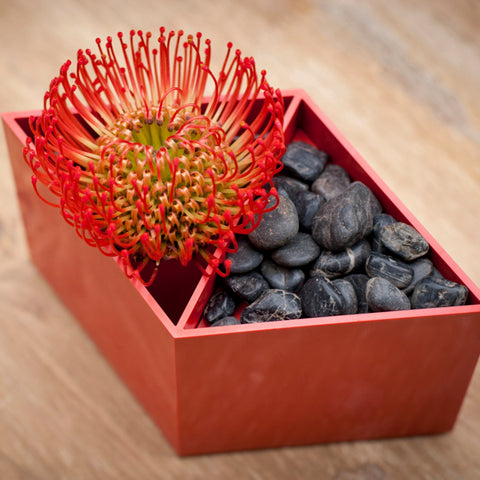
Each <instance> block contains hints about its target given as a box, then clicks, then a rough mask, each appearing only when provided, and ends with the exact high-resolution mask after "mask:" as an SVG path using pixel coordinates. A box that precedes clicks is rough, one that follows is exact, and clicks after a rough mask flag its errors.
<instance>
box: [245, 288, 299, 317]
mask: <svg viewBox="0 0 480 480" xmlns="http://www.w3.org/2000/svg"><path fill="white" fill-rule="evenodd" d="M301 317H302V304H301V302H300V298H299V297H298V295H295V294H294V293H292V292H285V291H284V290H276V289H273V290H267V291H266V292H264V293H263V294H262V295H261V296H260V297H259V298H258V299H257V300H255V301H254V302H253V303H251V304H250V305H247V306H246V307H245V308H244V310H243V311H242V313H241V315H240V320H241V322H242V323H260V322H275V321H279V320H291V319H294V318H301Z"/></svg>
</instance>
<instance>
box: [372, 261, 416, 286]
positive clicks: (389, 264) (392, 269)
mask: <svg viewBox="0 0 480 480" xmlns="http://www.w3.org/2000/svg"><path fill="white" fill-rule="evenodd" d="M365 270H366V272H367V274H368V276H369V277H382V278H385V279H386V280H388V281H389V282H391V283H393V284H394V285H395V286H396V287H398V288H405V287H407V286H408V285H409V284H410V282H411V281H412V279H413V269H412V267H410V266H409V265H408V264H406V263H405V262H402V261H401V260H397V259H396V258H393V257H390V256H389V255H384V254H382V253H377V252H372V253H371V255H370V257H368V259H367V261H366V263H365Z"/></svg>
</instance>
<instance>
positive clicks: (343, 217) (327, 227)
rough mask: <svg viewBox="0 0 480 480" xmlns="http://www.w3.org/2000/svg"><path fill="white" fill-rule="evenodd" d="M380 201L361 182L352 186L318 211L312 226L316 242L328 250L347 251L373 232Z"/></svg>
mask: <svg viewBox="0 0 480 480" xmlns="http://www.w3.org/2000/svg"><path fill="white" fill-rule="evenodd" d="M378 208H379V207H378V201H377V199H376V198H375V197H374V196H373V194H372V192H371V191H370V189H369V188H368V187H366V186H365V185H364V184H363V183H361V182H353V183H352V184H350V186H349V187H348V188H347V189H346V190H345V191H344V192H342V193H341V194H340V195H337V196H336V197H334V198H332V199H331V200H328V201H327V202H326V203H324V204H323V205H322V206H321V207H320V209H319V210H318V212H317V214H316V215H315V218H314V219H313V224H312V235H313V238H314V239H315V241H316V242H317V243H318V244H319V245H320V246H321V247H323V248H325V249H327V250H333V251H338V250H345V249H346V248H348V247H351V246H352V245H355V243H357V242H359V241H360V240H362V239H363V238H365V237H366V236H367V235H368V234H369V233H370V232H371V231H372V229H373V217H374V215H375V214H376V213H378Z"/></svg>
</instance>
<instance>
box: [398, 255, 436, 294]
mask: <svg viewBox="0 0 480 480" xmlns="http://www.w3.org/2000/svg"><path fill="white" fill-rule="evenodd" d="M408 265H409V266H410V267H411V268H412V270H413V278H412V281H411V282H410V284H409V285H408V286H407V287H405V288H404V289H403V291H404V292H405V293H406V294H407V295H410V293H412V292H413V289H414V288H415V286H416V285H417V283H418V282H419V281H420V280H423V279H424V278H426V277H429V276H430V275H432V274H433V263H432V262H431V261H430V260H429V259H428V258H418V259H417V260H414V261H413V262H410V263H409V264H408Z"/></svg>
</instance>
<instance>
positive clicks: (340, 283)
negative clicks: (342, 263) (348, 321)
mask: <svg viewBox="0 0 480 480" xmlns="http://www.w3.org/2000/svg"><path fill="white" fill-rule="evenodd" d="M332 283H333V284H334V285H335V286H336V287H337V288H338V290H339V291H340V293H341V294H342V296H343V311H342V313H343V314H344V315H351V314H354V313H358V298H357V294H356V293H355V289H354V288H353V285H352V284H351V283H350V282H349V281H348V280H345V279H344V278H337V279H336V280H333V282H332Z"/></svg>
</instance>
